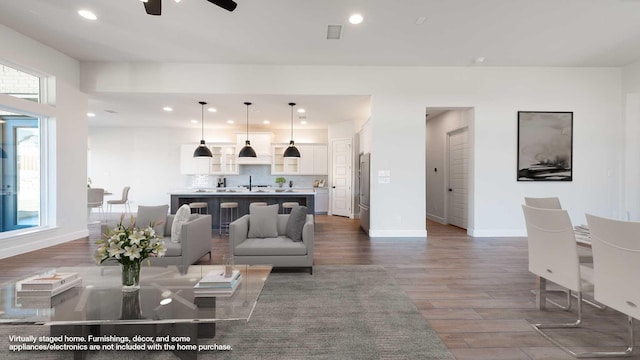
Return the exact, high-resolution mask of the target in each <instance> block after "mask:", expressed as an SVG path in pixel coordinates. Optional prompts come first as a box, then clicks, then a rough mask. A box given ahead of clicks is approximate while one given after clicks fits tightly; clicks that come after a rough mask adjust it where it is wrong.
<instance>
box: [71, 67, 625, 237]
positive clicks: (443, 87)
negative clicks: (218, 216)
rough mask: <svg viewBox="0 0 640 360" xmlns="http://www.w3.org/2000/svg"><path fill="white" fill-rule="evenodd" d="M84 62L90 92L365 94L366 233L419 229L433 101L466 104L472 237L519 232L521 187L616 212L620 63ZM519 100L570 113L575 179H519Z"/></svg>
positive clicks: (571, 204) (584, 208) (576, 209)
mask: <svg viewBox="0 0 640 360" xmlns="http://www.w3.org/2000/svg"><path fill="white" fill-rule="evenodd" d="M81 69H82V89H84V90H85V91H88V92H89V91H91V92H93V91H96V92H133V93H137V92H145V93H148V92H167V93H175V92H188V93H254V94H296V93H300V94H312V95H313V94H318V95H340V94H351V95H353V94H361V95H362V94H366V95H371V96H372V109H371V119H370V122H371V133H372V136H371V145H372V149H371V153H372V164H371V169H372V174H373V176H372V179H371V180H372V189H371V208H372V214H371V235H372V236H425V235H426V230H425V227H426V226H425V218H426V211H425V209H426V206H425V197H426V196H425V187H424V184H425V155H424V154H425V136H424V129H425V125H424V111H425V108H426V107H430V106H438V107H468V108H474V122H473V129H471V133H472V134H473V135H472V139H470V146H471V147H472V149H470V150H471V151H473V153H474V157H475V160H474V162H473V164H472V169H471V171H472V173H473V174H474V180H473V184H472V189H470V191H472V194H473V195H472V199H471V203H472V210H473V211H472V212H473V218H471V219H469V220H470V224H472V225H471V226H472V227H470V229H469V231H470V233H471V234H472V235H474V236H512V235H524V234H525V230H524V220H523V218H522V214H521V211H520V210H519V206H520V204H521V203H522V198H523V197H524V196H537V195H551V194H553V195H559V196H560V197H561V199H562V201H563V204H565V205H566V208H567V209H568V210H569V211H570V214H571V215H572V218H574V222H578V223H579V222H584V213H585V212H589V211H591V212H598V213H600V214H602V215H611V216H617V215H619V214H620V213H621V197H622V194H623V192H622V190H621V189H623V186H622V184H623V179H622V165H621V164H622V162H621V159H622V158H623V156H624V155H623V150H624V149H623V144H622V142H623V141H622V140H621V139H622V132H623V129H622V109H621V104H622V95H621V88H622V86H621V70H620V69H618V68H500V67H468V68H462V67H455V68H454V67H439V68H435V67H350V66H267V65H264V66H254V65H213V64H143V63H135V64H132V63H129V64H123V63H117V64H114V63H83V64H82V65H81ZM300 78H304V79H307V81H304V82H300V81H296V79H300ZM214 80H215V81H214ZM518 110H537V111H573V112H574V159H573V165H574V170H573V178H574V181H573V182H568V183H523V182H517V181H516V177H515V175H516V147H517V145H516V143H517V139H516V137H517V121H516V116H517V111H518ZM407 153H412V154H417V155H416V156H412V157H407V156H406V154H407ZM381 170H385V171H387V170H388V171H389V172H390V175H391V176H390V180H391V182H390V183H388V184H381V183H379V178H378V174H379V171H381ZM585 194H589V196H585ZM470 215H471V214H470Z"/></svg>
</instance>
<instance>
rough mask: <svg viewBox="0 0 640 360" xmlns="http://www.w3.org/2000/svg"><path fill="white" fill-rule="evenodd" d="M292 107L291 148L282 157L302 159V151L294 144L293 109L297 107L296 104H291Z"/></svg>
mask: <svg viewBox="0 0 640 360" xmlns="http://www.w3.org/2000/svg"><path fill="white" fill-rule="evenodd" d="M289 106H291V141H289V147H288V148H287V149H286V150H285V151H284V154H283V155H282V157H298V158H299V157H300V151H298V148H296V146H295V144H294V142H293V107H294V106H296V103H289Z"/></svg>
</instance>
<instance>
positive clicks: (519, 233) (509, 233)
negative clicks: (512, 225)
mask: <svg viewBox="0 0 640 360" xmlns="http://www.w3.org/2000/svg"><path fill="white" fill-rule="evenodd" d="M469 235H471V236H473V237H523V236H527V230H525V229H522V230H515V229H490V230H473V229H471V230H469Z"/></svg>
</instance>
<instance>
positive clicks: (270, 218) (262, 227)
mask: <svg viewBox="0 0 640 360" xmlns="http://www.w3.org/2000/svg"><path fill="white" fill-rule="evenodd" d="M278 206H279V205H278V204H274V205H268V206H251V207H250V208H249V235H248V237H250V238H274V237H276V236H278V226H277V221H278Z"/></svg>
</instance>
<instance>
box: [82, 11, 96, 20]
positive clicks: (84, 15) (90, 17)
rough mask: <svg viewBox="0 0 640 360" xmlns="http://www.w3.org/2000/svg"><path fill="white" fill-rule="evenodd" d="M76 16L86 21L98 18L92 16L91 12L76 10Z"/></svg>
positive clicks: (94, 15)
mask: <svg viewBox="0 0 640 360" xmlns="http://www.w3.org/2000/svg"><path fill="white" fill-rule="evenodd" d="M78 15H80V16H82V17H83V18H85V19H87V20H96V19H98V17H97V16H96V14H94V13H93V12H91V11H89V10H85V9H82V10H78Z"/></svg>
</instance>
